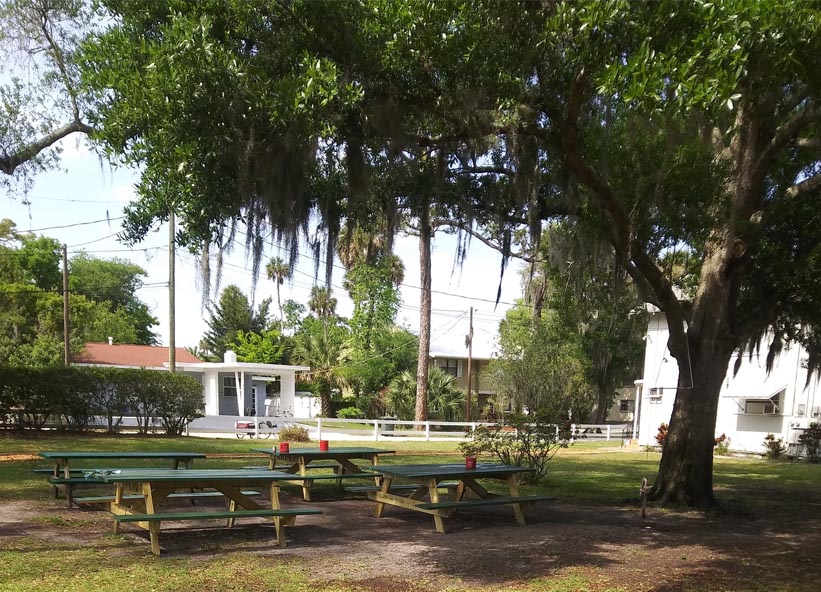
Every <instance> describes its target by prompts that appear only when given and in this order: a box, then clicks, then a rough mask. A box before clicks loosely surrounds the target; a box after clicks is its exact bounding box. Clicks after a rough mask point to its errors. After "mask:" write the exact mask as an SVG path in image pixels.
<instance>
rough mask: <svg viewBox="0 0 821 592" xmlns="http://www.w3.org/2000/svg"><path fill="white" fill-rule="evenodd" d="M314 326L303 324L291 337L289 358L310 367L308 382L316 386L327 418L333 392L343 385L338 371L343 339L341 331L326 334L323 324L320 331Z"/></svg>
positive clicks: (310, 322)
mask: <svg viewBox="0 0 821 592" xmlns="http://www.w3.org/2000/svg"><path fill="white" fill-rule="evenodd" d="M316 323H317V321H316V320H313V319H308V321H307V322H305V323H303V326H302V330H301V331H300V332H298V333H297V334H296V336H295V337H294V350H293V352H292V353H291V359H292V360H293V361H294V362H296V363H298V364H304V365H306V366H310V367H311V372H310V382H312V383H313V384H315V385H316V386H317V390H318V391H319V400H320V403H321V406H322V411H321V413H322V416H323V417H329V416H330V413H331V395H332V393H333V390H334V389H335V388H341V386H342V385H343V379H342V377H341V376H340V375H339V374H338V372H337V368H338V367H339V362H340V358H341V356H342V353H343V346H344V342H345V340H344V334H343V333H342V332H340V331H338V330H331V331H328V326H327V324H325V323H323V328H322V330H317V329H318V327H316Z"/></svg>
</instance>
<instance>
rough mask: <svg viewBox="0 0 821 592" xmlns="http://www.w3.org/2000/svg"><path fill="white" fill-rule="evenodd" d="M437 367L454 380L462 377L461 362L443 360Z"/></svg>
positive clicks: (440, 360)
mask: <svg viewBox="0 0 821 592" xmlns="http://www.w3.org/2000/svg"><path fill="white" fill-rule="evenodd" d="M437 365H438V366H439V368H441V369H442V372H445V373H447V374H450V375H451V376H453V377H454V378H458V377H459V376H460V375H461V372H459V370H460V368H459V360H454V359H451V358H442V359H439V360H437Z"/></svg>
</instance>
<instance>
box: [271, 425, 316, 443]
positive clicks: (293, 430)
mask: <svg viewBox="0 0 821 592" xmlns="http://www.w3.org/2000/svg"><path fill="white" fill-rule="evenodd" d="M279 441H280V442H310V441H311V437H310V434H308V430H306V429H305V428H303V427H302V426H288V427H284V428H282V429H281V430H279Z"/></svg>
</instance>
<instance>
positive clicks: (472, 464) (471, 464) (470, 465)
mask: <svg viewBox="0 0 821 592" xmlns="http://www.w3.org/2000/svg"><path fill="white" fill-rule="evenodd" d="M465 468H466V469H475V468H476V457H473V456H468V457H466V458H465Z"/></svg>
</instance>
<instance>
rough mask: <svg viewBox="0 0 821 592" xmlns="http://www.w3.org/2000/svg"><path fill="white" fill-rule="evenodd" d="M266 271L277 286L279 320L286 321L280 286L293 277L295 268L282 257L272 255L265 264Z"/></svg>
mask: <svg viewBox="0 0 821 592" xmlns="http://www.w3.org/2000/svg"><path fill="white" fill-rule="evenodd" d="M265 272H266V273H267V274H268V279H269V280H273V281H274V284H275V285H276V287H277V305H278V306H279V321H280V324H282V322H283V321H284V316H283V314H282V300H281V299H280V296H279V287H280V286H281V285H282V284H284V283H285V280H286V279H287V280H289V279H291V277H292V276H293V270H292V269H291V266H290V265H288V264H287V263H285V261H283V260H282V258H280V257H271V259H270V261H268V265H266V266H265Z"/></svg>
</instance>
